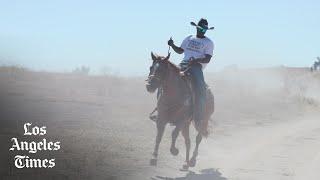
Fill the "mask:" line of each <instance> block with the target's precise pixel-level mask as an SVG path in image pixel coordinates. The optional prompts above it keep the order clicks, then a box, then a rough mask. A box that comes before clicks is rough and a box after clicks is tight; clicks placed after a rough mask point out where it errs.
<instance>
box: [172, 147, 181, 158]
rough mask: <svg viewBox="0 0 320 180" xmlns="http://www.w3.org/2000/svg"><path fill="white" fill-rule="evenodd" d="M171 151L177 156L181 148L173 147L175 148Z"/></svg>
mask: <svg viewBox="0 0 320 180" xmlns="http://www.w3.org/2000/svg"><path fill="white" fill-rule="evenodd" d="M170 152H171V154H172V155H174V156H176V155H178V154H179V149H177V148H175V147H173V148H170Z"/></svg>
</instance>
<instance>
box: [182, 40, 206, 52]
mask: <svg viewBox="0 0 320 180" xmlns="http://www.w3.org/2000/svg"><path fill="white" fill-rule="evenodd" d="M203 48H204V44H203V42H199V41H194V40H189V41H188V44H187V48H186V49H188V50H190V51H195V52H198V53H201V49H203Z"/></svg>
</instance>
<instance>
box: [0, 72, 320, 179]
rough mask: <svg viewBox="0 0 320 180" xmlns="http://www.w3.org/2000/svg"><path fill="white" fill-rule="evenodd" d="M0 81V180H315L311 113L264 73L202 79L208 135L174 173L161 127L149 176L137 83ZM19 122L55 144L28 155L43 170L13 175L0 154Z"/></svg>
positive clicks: (317, 127) (318, 168)
mask: <svg viewBox="0 0 320 180" xmlns="http://www.w3.org/2000/svg"><path fill="white" fill-rule="evenodd" d="M286 72H287V71H286ZM0 73H1V76H0V83H1V86H0V87H1V88H0V94H1V109H0V113H1V127H0V140H1V143H2V146H1V148H0V150H1V151H0V160H1V161H0V163H1V164H0V165H1V168H0V177H1V178H2V179H19V178H20V179H44V178H45V179H47V180H50V179H123V180H126V179H130V180H132V179H133V180H135V179H136V180H142V179H177V180H227V179H228V180H264V179H266V180H270V179H272V180H289V179H290V180H291V179H296V180H305V179H308V180H316V179H319V178H320V173H319V172H320V119H319V116H320V111H319V105H318V104H317V103H315V102H314V101H310V98H309V97H308V96H304V94H303V92H299V96H295V95H294V94H293V95H292V94H290V93H288V89H285V88H283V86H282V85H283V84H284V83H283V82H282V81H283V79H281V76H279V73H274V72H273V70H272V72H269V71H268V72H260V71H259V72H249V73H248V72H247V71H245V72H238V73H236V74H234V73H231V74H230V73H227V72H221V73H217V74H214V75H212V77H211V76H210V75H208V76H207V77H208V79H207V82H208V84H209V85H210V86H211V87H212V88H213V91H214V94H215V97H216V98H215V99H216V112H215V113H214V115H213V117H212V119H213V121H212V122H211V128H210V130H211V134H210V135H209V137H208V138H207V139H204V140H203V142H202V143H201V145H200V149H199V158H198V161H197V166H196V167H195V168H190V171H188V172H183V171H180V170H179V169H180V168H181V167H182V164H183V163H184V153H185V151H184V142H183V138H182V137H181V136H179V137H178V142H177V147H178V148H179V150H180V153H179V154H178V156H172V155H171V154H170V152H169V147H170V142H171V136H170V135H171V130H172V129H173V127H170V126H167V127H166V131H165V135H164V137H163V140H162V142H161V145H160V151H159V153H160V154H159V160H158V166H157V167H152V166H149V159H150V158H151V153H152V150H153V146H154V140H155V133H156V132H155V124H154V123H153V122H152V121H150V120H149V119H148V113H149V112H150V111H151V110H152V108H153V107H154V104H155V95H154V94H148V93H147V92H146V90H145V87H144V82H143V78H118V77H112V76H105V77H99V76H98V77H90V76H89V77H88V76H75V75H72V74H51V73H39V72H24V71H22V72H20V71H14V72H12V71H8V70H3V69H2V70H1V71H0ZM252 73H253V74H252ZM287 73H288V72H287ZM289 73H291V72H289ZM252 77H255V78H254V79H252ZM257 77H258V78H257ZM286 78H288V77H286ZM289 78H292V77H291V76H289ZM293 82H295V81H293ZM306 82H307V81H304V84H306ZM295 89H299V88H295ZM304 89H306V88H304ZM289 90H290V89H289ZM307 90H308V89H307ZM312 90H313V91H312V92H320V91H317V89H312ZM289 94H290V95H289ZM312 95H317V93H313V94H312ZM302 96H303V97H302ZM25 122H32V123H34V124H38V125H45V126H47V132H48V135H47V136H46V138H47V139H51V140H55V141H61V150H60V151H58V152H40V153H37V154H29V155H30V157H39V158H40V157H42V156H44V157H54V158H56V166H55V167H54V168H53V169H51V170H44V169H21V170H18V169H16V168H15V167H14V165H13V164H12V161H13V157H14V156H15V155H16V154H17V153H19V152H9V151H8V149H9V148H10V146H11V145H12V144H11V141H10V139H11V138H12V137H18V138H23V136H22V126H23V124H24V123H25ZM191 129H192V132H191V137H192V145H194V143H195V132H194V130H193V128H191ZM24 138H25V137H24ZM25 140H35V139H30V138H25Z"/></svg>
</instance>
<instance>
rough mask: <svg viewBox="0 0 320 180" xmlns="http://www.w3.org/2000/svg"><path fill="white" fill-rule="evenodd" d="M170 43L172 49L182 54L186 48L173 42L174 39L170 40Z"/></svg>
mask: <svg viewBox="0 0 320 180" xmlns="http://www.w3.org/2000/svg"><path fill="white" fill-rule="evenodd" d="M168 45H169V46H171V47H172V49H173V50H174V51H175V52H176V53H178V54H182V53H183V52H184V50H183V49H182V48H181V47H178V46H176V45H175V44H174V43H173V40H172V39H170V40H169V41H168Z"/></svg>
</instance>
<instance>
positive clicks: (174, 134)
mask: <svg viewBox="0 0 320 180" xmlns="http://www.w3.org/2000/svg"><path fill="white" fill-rule="evenodd" d="M179 131H180V127H179V125H177V126H176V128H174V130H173V131H172V141H171V147H170V152H171V154H172V155H174V156H176V155H178V154H179V149H177V148H176V141H177V137H178V135H179Z"/></svg>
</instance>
